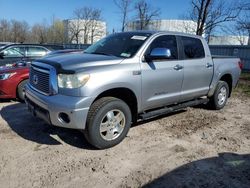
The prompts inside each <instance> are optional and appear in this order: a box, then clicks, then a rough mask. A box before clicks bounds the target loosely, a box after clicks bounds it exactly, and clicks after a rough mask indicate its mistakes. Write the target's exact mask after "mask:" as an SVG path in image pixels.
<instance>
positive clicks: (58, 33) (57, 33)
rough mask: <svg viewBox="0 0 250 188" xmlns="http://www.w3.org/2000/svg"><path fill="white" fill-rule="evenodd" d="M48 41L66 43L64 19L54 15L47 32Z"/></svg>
mask: <svg viewBox="0 0 250 188" xmlns="http://www.w3.org/2000/svg"><path fill="white" fill-rule="evenodd" d="M47 37H48V41H49V42H50V43H64V42H65V34H64V24H63V21H61V20H59V19H56V18H54V17H53V20H52V23H51V25H50V27H49V28H48V32H47Z"/></svg>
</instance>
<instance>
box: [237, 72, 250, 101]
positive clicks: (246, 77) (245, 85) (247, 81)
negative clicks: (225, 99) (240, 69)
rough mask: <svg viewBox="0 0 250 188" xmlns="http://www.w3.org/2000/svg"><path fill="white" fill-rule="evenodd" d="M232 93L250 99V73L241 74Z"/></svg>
mask: <svg viewBox="0 0 250 188" xmlns="http://www.w3.org/2000/svg"><path fill="white" fill-rule="evenodd" d="M234 91H235V92H236V93H239V94H243V95H245V96H247V97H250V73H242V74H241V76H240V81H239V84H238V86H237V87H236V89H235V90H234Z"/></svg>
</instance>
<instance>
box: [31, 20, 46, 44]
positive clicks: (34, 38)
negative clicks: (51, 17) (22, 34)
mask: <svg viewBox="0 0 250 188" xmlns="http://www.w3.org/2000/svg"><path fill="white" fill-rule="evenodd" d="M47 34H48V27H47V25H46V23H45V22H43V23H41V24H38V23H37V24H35V25H33V27H32V28H31V41H30V42H33V43H40V44H43V43H47V41H48V36H47Z"/></svg>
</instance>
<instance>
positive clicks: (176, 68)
mask: <svg viewBox="0 0 250 188" xmlns="http://www.w3.org/2000/svg"><path fill="white" fill-rule="evenodd" d="M181 69H183V66H181V65H179V64H177V65H175V66H174V70H177V71H178V70H181Z"/></svg>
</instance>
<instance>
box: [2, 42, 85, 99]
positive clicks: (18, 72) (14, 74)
mask: <svg viewBox="0 0 250 188" xmlns="http://www.w3.org/2000/svg"><path fill="white" fill-rule="evenodd" d="M13 46H14V45H13ZM17 46H18V45H15V46H14V48H10V49H11V50H14V49H15V48H16V47H17ZM11 47H12V45H11ZM21 47H23V46H20V48H21ZM29 47H30V46H28V45H27V46H26V47H25V48H29ZM41 49H44V48H43V47H42V48H41ZM14 51H15V50H14ZM80 52H82V50H79V49H67V50H56V51H50V52H49V53H47V52H46V53H47V55H46V56H56V55H59V54H66V53H80ZM37 54H38V53H37ZM40 55H42V54H40ZM33 58H35V57H34V56H33ZM31 60H32V59H29V61H25V60H19V59H18V61H17V62H15V63H13V64H11V65H10V66H2V67H1V68H0V99H1V98H2V99H3V98H5V99H6V98H8V99H15V98H18V99H19V100H20V101H23V100H24V92H23V88H24V85H25V84H26V83H27V82H28V79H29V68H30V62H31ZM13 62H14V61H13Z"/></svg>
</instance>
